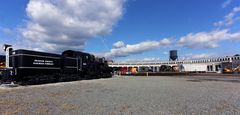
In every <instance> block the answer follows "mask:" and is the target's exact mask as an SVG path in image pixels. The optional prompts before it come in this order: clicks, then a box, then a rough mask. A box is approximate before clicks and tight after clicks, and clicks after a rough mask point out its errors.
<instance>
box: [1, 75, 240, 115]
mask: <svg viewBox="0 0 240 115" xmlns="http://www.w3.org/2000/svg"><path fill="white" fill-rule="evenodd" d="M0 114H6V115H11V114H21V115H32V114H42V115H43V114H44V115H45V114H49V115H59V114H69V115H72V114H79V115H119V114H120V115H131V114H134V115H165V114H166V115H169V114H173V115H174V114H176V115H179V114H202V115H207V114H212V115H214V114H216V115H218V114H236V115H239V114H240V82H239V78H231V79H228V78H222V77H220V78H212V77H211V79H209V78H208V77H200V76H199V77H197V76H195V77H184V78H178V77H118V78H111V79H99V80H90V81H75V82H66V83H55V84H45V85H34V86H20V87H15V88H0Z"/></svg>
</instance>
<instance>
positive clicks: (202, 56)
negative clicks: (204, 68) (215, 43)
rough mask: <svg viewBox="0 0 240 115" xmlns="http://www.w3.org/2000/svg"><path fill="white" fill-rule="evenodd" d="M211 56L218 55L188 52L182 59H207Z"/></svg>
mask: <svg viewBox="0 0 240 115" xmlns="http://www.w3.org/2000/svg"><path fill="white" fill-rule="evenodd" d="M211 57H216V55H215V54H213V53H201V54H186V55H185V56H184V57H182V60H194V59H206V58H211Z"/></svg>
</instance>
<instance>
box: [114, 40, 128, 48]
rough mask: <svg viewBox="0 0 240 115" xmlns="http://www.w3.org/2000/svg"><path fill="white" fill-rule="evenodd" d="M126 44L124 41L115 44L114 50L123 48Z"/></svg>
mask: <svg viewBox="0 0 240 115" xmlns="http://www.w3.org/2000/svg"><path fill="white" fill-rule="evenodd" d="M124 46H125V44H124V42H123V41H118V42H116V43H114V44H113V48H121V47H124Z"/></svg>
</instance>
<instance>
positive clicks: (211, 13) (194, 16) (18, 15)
mask: <svg viewBox="0 0 240 115" xmlns="http://www.w3.org/2000/svg"><path fill="white" fill-rule="evenodd" d="M34 1H35V0H30V1H28V0H14V1H13V0H11V1H9V0H2V1H0V44H3V43H5V42H6V43H10V44H14V45H16V47H17V48H31V49H34V50H42V51H50V52H57V53H58V52H61V51H62V50H64V49H68V48H69V49H75V50H78V49H79V50H83V51H87V52H93V53H96V54H99V55H105V56H109V57H110V58H113V59H115V60H135V59H137V60H142V59H144V58H145V59H151V58H160V59H161V60H167V59H168V55H167V52H168V51H169V50H171V49H177V50H179V55H180V57H181V58H186V57H189V58H202V57H212V56H225V55H233V54H236V53H240V45H239V43H240V10H239V9H240V1H239V0H198V1H196V0H181V1H180V0H126V1H123V0H116V1H117V2H116V3H112V4H111V5H113V6H114V5H116V7H108V5H106V6H107V7H106V8H105V4H103V5H99V6H95V7H96V8H99V9H96V10H93V11H91V12H90V11H89V10H88V7H90V8H92V6H93V7H94V5H95V4H90V2H88V3H87V4H88V5H86V7H84V8H85V9H83V8H82V6H81V4H82V3H79V6H75V7H73V8H75V9H73V8H72V10H74V11H78V10H83V11H85V10H86V14H84V15H82V14H81V15H79V13H78V12H76V13H73V14H72V15H71V17H77V16H75V15H78V16H79V17H80V16H86V17H89V15H91V16H90V17H91V18H86V19H84V20H82V19H81V18H78V23H73V24H79V23H90V24H91V23H92V22H93V21H92V20H93V19H94V21H95V22H96V21H98V20H107V22H105V21H99V23H100V24H102V23H104V24H105V23H106V24H105V25H108V26H107V27H105V26H104V27H105V28H104V27H101V26H100V27H99V28H100V29H98V26H96V28H97V29H95V27H94V26H93V27H92V26H91V27H92V28H90V27H88V28H87V29H89V28H90V30H89V31H87V30H86V28H83V26H82V25H81V26H76V27H75V26H74V28H76V29H78V30H80V31H76V33H73V34H72V35H69V33H72V32H69V30H71V29H73V27H72V26H71V27H69V26H67V27H66V29H65V30H64V29H61V30H58V31H55V30H50V29H49V28H50V26H46V25H51V24H53V23H54V20H53V19H52V17H53V18H55V17H57V16H60V15H53V14H54V13H52V14H51V13H50V14H47V15H46V14H44V15H43V14H41V15H40V14H36V13H38V12H40V13H45V12H43V11H42V9H41V7H40V10H39V9H37V8H36V7H37V5H36V4H38V3H37V2H34ZM44 1H45V3H44V4H45V5H49V4H50V6H54V5H55V6H56V8H59V9H60V10H59V9H58V10H59V11H61V7H64V8H65V7H66V5H62V4H61V3H59V4H58V3H54V2H52V1H55V0H44ZM60 1H62V0H60ZM73 1H74V0H73ZM86 1H87V0H86ZM91 1H92V3H94V2H96V0H91ZM55 2H56V1H55ZM85 4H86V3H85ZM28 6H29V7H28ZM51 8H52V9H54V8H55V7H50V11H49V12H51ZM111 8H113V9H111ZM114 8H119V9H114ZM101 9H104V10H101ZM234 9H235V10H234ZM106 10H110V11H111V10H112V11H115V10H116V12H114V13H113V12H109V11H106ZM66 11H68V10H64V11H61V12H66ZM101 12H104V13H106V14H107V13H108V15H107V16H106V17H103V18H102V17H100V18H99V16H98V14H99V13H101ZM231 13H234V16H228V17H229V18H226V17H227V15H229V14H231ZM51 15H52V17H51ZM95 15H96V16H95ZM41 16H42V18H41ZM44 16H45V17H44ZM54 16H55V17H54ZM61 16H63V17H64V16H66V17H69V16H68V15H61ZM94 16H95V17H94ZM39 17H40V18H39ZM48 17H50V18H48ZM93 17H94V18H93ZM109 17H111V18H109ZM47 19H48V20H47ZM59 19H61V18H56V20H59ZM67 19H69V18H67ZM74 19H75V18H74ZM230 19H231V20H230ZM86 20H91V21H86ZM229 21H231V23H230V22H229ZM50 22H51V23H50ZM57 22H58V21H56V24H55V25H56V27H58V25H59V28H60V27H63V28H64V26H62V24H61V22H63V21H61V20H60V21H59V23H57ZM110 22H111V23H110ZM220 22H221V24H220ZM63 23H64V22H63ZM34 24H36V25H37V24H39V25H41V27H43V28H44V30H50V31H53V32H55V33H59V34H60V35H66V36H67V38H66V39H65V38H62V39H61V40H63V42H60V39H58V38H57V37H56V36H58V35H55V34H54V36H50V35H52V34H49V33H48V32H47V34H46V33H44V34H43V33H39V32H38V33H34V34H32V33H30V32H33V30H35V29H34V28H35V27H36V26H34ZM94 24H96V23H94ZM97 24H98V23H97ZM53 26H54V25H53ZM77 27H78V28H77ZM84 27H85V26H84ZM102 28H104V29H102ZM51 29H52V26H51ZM76 29H75V30H76ZM101 29H102V30H101ZM75 30H74V31H75ZM94 30H95V31H94ZM98 30H99V31H98ZM224 30H225V31H224ZM66 31H67V32H66ZM92 31H94V32H95V33H94V32H92ZM61 32H62V33H63V34H61ZM89 32H92V33H94V34H93V35H92V34H89ZM78 33H79V34H81V35H82V36H80V35H78ZM190 33H192V34H191V35H189V34H190ZM75 34H76V35H75ZM46 35H47V37H46V38H44V39H42V40H40V39H41V37H45V36H46ZM187 35H189V36H187ZM49 36H50V37H49ZM216 36H217V37H216ZM55 37H56V38H55ZM73 37H74V38H73ZM75 37H76V38H75ZM181 38H182V42H180V39H181ZM36 39H38V40H36ZM163 39H165V41H161V40H163ZM206 39H207V40H206ZM208 39H209V40H208ZM64 40H66V42H64ZM16 41H17V42H16ZM159 41H160V42H159ZM191 41H194V42H193V43H189V42H191ZM198 41H201V42H199V43H198ZM36 42H42V43H44V44H46V45H44V47H43V46H42V45H41V44H35V43H36ZM116 42H118V46H119V44H120V46H119V47H115V46H114V44H115V43H116ZM154 42H155V43H156V44H155V43H154ZM78 43H79V44H80V45H78ZM83 44H84V45H83ZM74 45H75V46H74ZM115 45H116V44H115ZM127 45H129V46H127ZM60 46H61V47H60ZM68 46H69V47H68ZM48 49H51V50H48ZM118 52H119V53H120V54H119V53H118ZM121 54H123V55H121Z"/></svg>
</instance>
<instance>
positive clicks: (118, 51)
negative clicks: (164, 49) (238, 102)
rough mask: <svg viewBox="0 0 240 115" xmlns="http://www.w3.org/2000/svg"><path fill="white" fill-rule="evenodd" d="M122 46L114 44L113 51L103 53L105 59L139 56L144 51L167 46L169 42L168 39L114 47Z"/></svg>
mask: <svg viewBox="0 0 240 115" xmlns="http://www.w3.org/2000/svg"><path fill="white" fill-rule="evenodd" d="M120 43H121V45H124V43H123V42H121V41H120V42H116V43H115V44H114V46H113V49H111V50H110V52H107V53H105V57H125V56H128V55H131V54H140V53H143V52H145V51H150V50H153V49H157V48H159V47H160V46H167V45H169V44H171V41H170V40H169V39H166V38H165V39H162V40H160V41H144V42H140V43H138V44H133V45H129V44H127V45H125V46H121V47H116V44H120Z"/></svg>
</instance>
